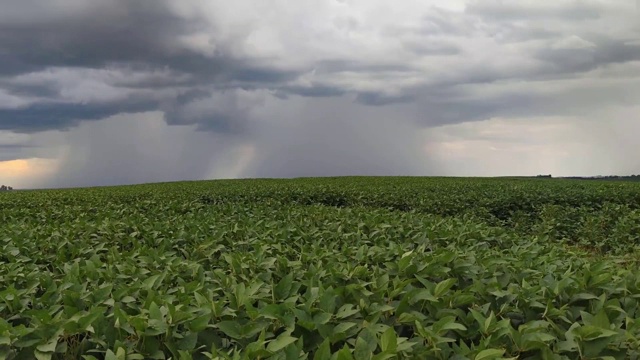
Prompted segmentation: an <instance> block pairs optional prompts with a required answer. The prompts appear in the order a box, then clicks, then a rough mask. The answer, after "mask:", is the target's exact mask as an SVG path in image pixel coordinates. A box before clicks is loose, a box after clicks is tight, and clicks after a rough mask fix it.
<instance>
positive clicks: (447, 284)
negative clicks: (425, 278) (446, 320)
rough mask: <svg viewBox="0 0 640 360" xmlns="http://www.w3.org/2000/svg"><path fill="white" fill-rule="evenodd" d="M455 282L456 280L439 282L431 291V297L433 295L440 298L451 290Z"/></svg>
mask: <svg viewBox="0 0 640 360" xmlns="http://www.w3.org/2000/svg"><path fill="white" fill-rule="evenodd" d="M456 282H457V279H447V280H444V281H441V282H439V283H438V285H436V288H435V290H434V291H433V295H435V296H436V297H441V296H442V295H444V293H446V292H447V291H449V289H451V288H452V287H453V285H455V283H456Z"/></svg>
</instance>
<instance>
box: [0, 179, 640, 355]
mask: <svg viewBox="0 0 640 360" xmlns="http://www.w3.org/2000/svg"><path fill="white" fill-rule="evenodd" d="M639 190H640V188H639V187H638V185H637V184H634V183H615V182H588V183H585V182H578V181H563V180H513V179H511V180H509V179H503V180H486V179H475V180H469V179H424V178H338V179H297V180H239V181H215V182H189V183H174V184H153V185H139V186H130V187H114V188H94V189H78V190H55V191H53V190H49V191H20V192H11V193H9V192H7V193H3V194H2V195H0V359H33V358H36V359H181V360H182V359H185V360H186V359H266V358H269V359H319V360H320V359H327V360H336V359H355V360H360V359H371V360H374V359H375V360H382V359H498V358H500V359H502V358H518V359H539V358H543V359H578V358H580V359H596V358H601V359H604V358H606V359H628V358H631V359H633V358H638V355H639V347H640V340H638V339H640V322H639V314H640V304H639V301H640V273H639V272H638V271H637V269H638V262H637V255H636V254H637V250H636V249H637V246H638V240H639V239H638V237H639V236H640V212H639V211H640V210H639V208H640V191H639Z"/></svg>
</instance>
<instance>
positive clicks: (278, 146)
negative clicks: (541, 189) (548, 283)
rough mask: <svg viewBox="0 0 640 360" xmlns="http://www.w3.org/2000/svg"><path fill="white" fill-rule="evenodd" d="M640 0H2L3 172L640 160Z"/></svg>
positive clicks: (603, 165) (473, 168)
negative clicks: (393, 0) (394, 0)
mask: <svg viewBox="0 0 640 360" xmlns="http://www.w3.org/2000/svg"><path fill="white" fill-rule="evenodd" d="M639 114H640V0H553V1H551V0H518V1H515V0H512V1H507V0H403V1H396V2H391V1H383V0H296V1H290V0H287V1H285V0H264V1H249V0H234V1H229V0H226V1H224V0H181V1H173V0H107V1H94V0H3V5H2V11H0V183H1V184H7V185H10V186H13V187H14V188H57V187H77V186H101V185H119V184H132V183H145V182H162V181H177V180H200V179H220V178H255V177H287V178H288V177H302V176H342V175H412V176H506V175H538V174H552V175H554V176H570V175H609V174H618V175H625V174H638V173H640V155H638V154H640V141H638V134H640V118H639Z"/></svg>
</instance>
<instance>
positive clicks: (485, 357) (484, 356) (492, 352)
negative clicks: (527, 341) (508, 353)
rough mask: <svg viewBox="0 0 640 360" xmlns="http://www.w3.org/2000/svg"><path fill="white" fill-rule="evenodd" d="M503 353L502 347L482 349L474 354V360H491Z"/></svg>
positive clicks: (500, 356)
mask: <svg viewBox="0 0 640 360" xmlns="http://www.w3.org/2000/svg"><path fill="white" fill-rule="evenodd" d="M503 354H504V350H503V349H486V350H482V351H480V352H479V353H478V355H476V357H475V358H474V359H475V360H491V359H499V358H502V355H503Z"/></svg>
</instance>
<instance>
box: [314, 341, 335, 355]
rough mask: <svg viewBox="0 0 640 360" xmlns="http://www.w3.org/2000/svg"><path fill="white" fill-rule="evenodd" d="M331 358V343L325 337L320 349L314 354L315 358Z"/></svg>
mask: <svg viewBox="0 0 640 360" xmlns="http://www.w3.org/2000/svg"><path fill="white" fill-rule="evenodd" d="M330 359H331V343H330V342H329V339H324V341H323V342H322V344H320V346H319V347H318V350H317V351H316V352H315V354H313V360H330Z"/></svg>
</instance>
